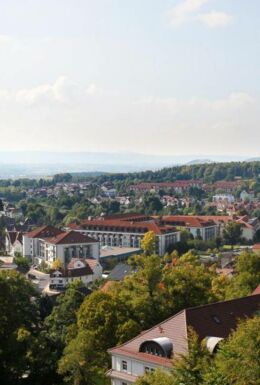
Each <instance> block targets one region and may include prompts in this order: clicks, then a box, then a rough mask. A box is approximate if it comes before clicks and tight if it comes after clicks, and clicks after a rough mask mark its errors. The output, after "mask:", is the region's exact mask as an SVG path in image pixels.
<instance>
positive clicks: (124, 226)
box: [77, 219, 176, 235]
mask: <svg viewBox="0 0 260 385" xmlns="http://www.w3.org/2000/svg"><path fill="white" fill-rule="evenodd" d="M92 227H98V228H100V229H103V228H104V227H106V228H110V230H107V231H117V230H119V231H124V232H131V230H133V229H135V230H140V233H145V232H147V231H153V232H154V233H155V234H157V235H158V234H164V233H171V232H176V229H175V227H173V226H167V225H160V224H158V223H156V222H155V221H149V222H128V221H121V220H115V219H114V220H110V219H109V220H106V219H93V220H85V221H82V222H81V224H80V225H79V226H78V227H77V228H78V229H80V228H83V229H86V228H87V229H89V230H91V228H92ZM111 228H114V229H113V230H111ZM137 232H138V231H137Z"/></svg>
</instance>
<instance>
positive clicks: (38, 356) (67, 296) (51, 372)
mask: <svg viewBox="0 0 260 385" xmlns="http://www.w3.org/2000/svg"><path fill="white" fill-rule="evenodd" d="M81 288H82V283H81V282H80V281H74V282H73V283H71V284H70V285H69V286H68V288H67V290H66V292H65V293H64V294H62V295H60V296H59V297H58V298H57V302H56V305H55V306H54V307H53V310H52V312H51V314H50V315H49V316H47V317H46V318H45V319H44V322H43V325H42V328H41V331H40V333H39V334H38V335H37V336H36V337H35V338H34V339H32V340H31V344H30V352H29V353H28V357H29V360H30V377H29V380H30V382H31V383H32V384H36V383H37V384H39V385H40V384H46V383H51V384H52V385H54V384H60V383H61V382H62V378H61V376H59V375H58V374H57V369H58V367H57V366H58V361H59V359H60V358H61V356H62V352H63V350H64V348H65V346H66V343H67V338H68V337H69V335H70V334H71V333H73V325H74V324H75V322H76V313H77V311H78V309H79V307H80V305H81V303H82V302H83V300H84V298H85V296H84V294H83V293H82V291H81Z"/></svg>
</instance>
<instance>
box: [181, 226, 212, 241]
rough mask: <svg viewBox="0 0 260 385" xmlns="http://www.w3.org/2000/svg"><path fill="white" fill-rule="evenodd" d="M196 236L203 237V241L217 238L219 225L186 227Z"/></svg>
mask: <svg viewBox="0 0 260 385" xmlns="http://www.w3.org/2000/svg"><path fill="white" fill-rule="evenodd" d="M185 229H186V230H188V231H189V232H190V233H191V234H192V235H193V236H194V238H197V237H201V238H202V239H203V241H209V240H211V239H215V238H216V237H217V236H218V227H217V226H216V225H213V226H207V227H185Z"/></svg>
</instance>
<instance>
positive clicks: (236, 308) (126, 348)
mask: <svg viewBox="0 0 260 385" xmlns="http://www.w3.org/2000/svg"><path fill="white" fill-rule="evenodd" d="M259 305H260V295H259V294H257V295H253V296H249V297H244V298H238V299H234V300H230V301H224V302H218V303H214V304H209V305H203V306H197V307H193V308H188V309H184V310H182V311H181V312H179V313H178V314H176V315H174V316H173V317H170V318H168V319H167V320H165V321H163V322H161V323H160V324H158V325H156V326H154V327H152V328H151V329H149V330H147V331H144V332H142V333H141V334H139V335H138V336H137V337H135V338H133V339H132V340H130V341H128V342H126V343H125V344H123V345H121V346H118V347H115V348H112V349H110V350H109V352H110V353H111V354H118V355H123V356H127V357H133V358H136V359H138V360H141V361H146V362H151V363H154V364H160V365H162V366H168V367H170V366H171V365H172V361H171V359H168V358H163V357H158V356H154V355H152V354H148V353H141V352H139V349H140V345H141V344H142V343H143V342H145V341H149V340H153V339H156V338H160V337H166V338H168V339H169V340H170V341H171V342H172V346H173V355H174V357H176V356H178V355H179V354H183V353H185V352H187V350H188V342H187V335H188V328H189V327H191V328H193V329H194V330H195V332H196V333H197V334H198V336H199V338H200V340H203V339H204V338H206V337H220V338H226V337H227V336H228V335H229V334H230V332H231V331H232V330H234V329H235V328H236V326H237V322H238V320H239V319H245V318H247V317H252V316H254V314H255V313H256V312H257V311H258V309H259Z"/></svg>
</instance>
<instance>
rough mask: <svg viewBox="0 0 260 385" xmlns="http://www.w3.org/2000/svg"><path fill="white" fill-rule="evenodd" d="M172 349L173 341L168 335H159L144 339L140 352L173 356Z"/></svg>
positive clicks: (167, 356)
mask: <svg viewBox="0 0 260 385" xmlns="http://www.w3.org/2000/svg"><path fill="white" fill-rule="evenodd" d="M172 351H173V346H172V342H171V340H170V339H169V338H167V337H159V338H154V339H153V340H148V341H144V342H143V343H142V344H141V345H140V347H139V352H142V353H148V354H152V355H154V356H159V357H166V358H171V356H172Z"/></svg>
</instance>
